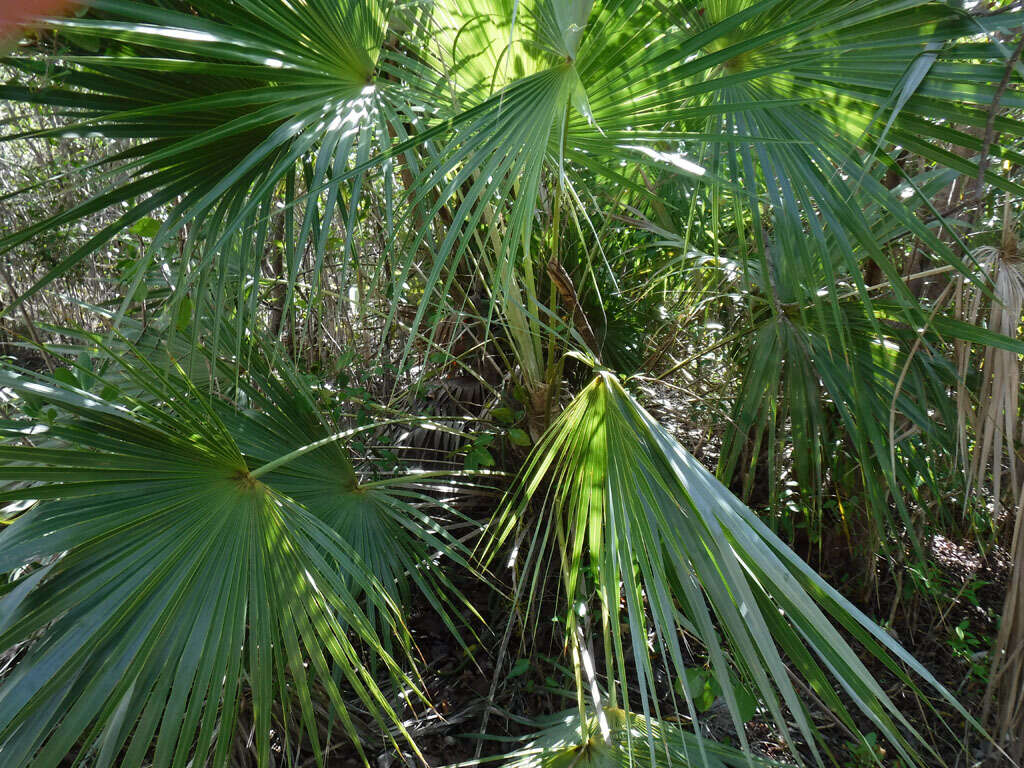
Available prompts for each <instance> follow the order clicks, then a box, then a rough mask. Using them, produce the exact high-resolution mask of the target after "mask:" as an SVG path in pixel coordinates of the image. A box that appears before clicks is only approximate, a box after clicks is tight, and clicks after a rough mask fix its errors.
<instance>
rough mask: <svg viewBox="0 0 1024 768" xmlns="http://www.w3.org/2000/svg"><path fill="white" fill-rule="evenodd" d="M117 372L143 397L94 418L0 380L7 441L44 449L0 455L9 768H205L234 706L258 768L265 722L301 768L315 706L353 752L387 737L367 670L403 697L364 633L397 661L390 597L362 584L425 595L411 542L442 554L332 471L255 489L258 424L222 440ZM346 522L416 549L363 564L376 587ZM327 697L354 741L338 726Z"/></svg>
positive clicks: (330, 458)
mask: <svg viewBox="0 0 1024 768" xmlns="http://www.w3.org/2000/svg"><path fill="white" fill-rule="evenodd" d="M125 370H126V372H127V374H128V375H129V377H130V378H132V379H134V380H135V382H136V383H137V384H138V385H139V386H140V387H141V388H142V389H143V390H144V391H145V392H146V393H147V395H148V397H146V398H128V397H127V396H124V395H122V396H121V397H119V398H117V399H114V400H110V399H107V398H105V397H102V396H98V395H96V394H93V393H90V392H86V391H83V390H79V389H75V388H72V387H69V386H67V385H62V384H58V383H56V382H53V381H52V380H48V379H42V378H37V377H33V376H29V375H26V374H19V373H16V372H13V371H9V370H4V371H2V372H0V379H2V382H3V385H4V386H5V387H9V388H10V389H11V390H12V391H13V392H16V393H18V394H19V395H20V396H21V397H22V398H24V400H26V401H30V402H31V404H32V406H30V407H34V408H35V409H36V410H35V411H34V412H35V413H37V414H40V416H38V417H37V418H40V419H45V420H44V421H35V422H32V421H28V422H26V421H21V420H18V421H15V422H13V423H12V422H8V423H7V425H6V427H5V428H6V431H7V432H8V434H13V435H15V436H17V435H19V434H24V429H26V428H27V429H29V431H30V432H32V433H33V434H37V435H39V437H38V438H36V440H37V441H43V440H45V442H46V445H47V447H24V446H20V445H7V446H4V447H3V448H0V451H2V452H3V457H4V464H3V466H2V467H0V476H2V477H3V478H4V479H6V480H8V481H16V483H17V484H18V485H20V486H21V487H14V488H12V489H10V490H6V491H4V492H3V493H2V494H0V499H3V500H4V501H12V500H18V499H32V500H38V501H37V503H36V504H35V505H34V506H32V507H31V508H29V509H28V511H24V512H21V513H20V514H19V515H18V517H17V519H15V520H14V521H13V523H11V524H10V525H9V527H8V528H7V529H6V530H5V531H4V532H3V533H2V535H0V568H2V569H3V570H4V571H13V570H15V569H20V572H21V573H22V574H23V575H22V576H21V577H20V578H19V579H18V580H16V581H15V582H13V583H12V584H11V586H10V587H8V589H7V590H6V594H5V595H4V597H3V598H2V599H0V606H2V608H0V615H2V617H3V621H2V624H0V645H2V646H3V647H4V648H10V647H12V646H16V645H18V644H25V645H26V649H27V650H25V652H24V654H25V655H24V658H23V659H22V660H21V661H20V662H19V664H18V666H17V668H16V670H15V671H14V672H12V673H11V674H10V675H9V676H8V677H6V678H5V680H4V681H3V683H2V685H0V744H2V746H0V751H2V752H3V754H4V756H5V760H6V761H7V762H8V764H10V765H29V764H31V765H34V766H35V765H38V766H47V765H54V766H56V765H58V764H59V763H60V762H61V760H63V759H64V756H65V755H66V754H68V753H69V752H72V751H74V750H75V749H78V750H80V755H81V757H82V758H88V759H89V760H91V761H94V764H96V765H119V766H132V765H135V766H138V765H142V764H143V763H144V762H145V763H146V764H150V761H155V762H153V763H152V764H154V765H173V766H183V765H186V764H191V763H192V762H193V761H199V762H206V761H207V760H209V761H211V763H212V764H214V765H225V764H226V763H227V761H228V759H229V756H230V749H231V747H232V742H233V739H235V738H236V729H237V724H238V718H239V710H240V707H241V706H242V704H243V702H251V704H249V705H247V706H251V718H252V726H253V733H254V739H255V744H256V754H257V758H258V760H259V762H260V764H261V765H266V764H268V761H269V751H270V748H271V745H270V739H271V730H272V718H273V717H274V716H275V715H274V713H275V711H276V709H275V708H276V707H283V708H285V709H286V710H287V709H291V708H293V707H297V708H298V711H299V713H300V715H301V721H302V723H303V725H304V728H305V734H306V738H308V740H309V744H310V746H311V748H312V749H313V750H314V751H319V749H320V744H319V736H318V733H319V731H318V729H317V727H316V725H315V723H314V717H315V715H314V705H313V697H314V695H317V696H321V695H322V696H326V697H327V700H328V701H329V704H330V709H331V710H332V711H333V713H334V715H335V716H336V717H337V718H338V722H339V723H340V725H341V726H342V729H343V731H344V732H345V734H346V735H347V736H348V737H349V738H350V739H351V740H352V741H353V743H354V745H355V746H356V748H357V749H358V750H359V751H360V753H361V752H362V748H361V746H360V740H361V738H362V737H363V736H364V735H365V731H366V729H367V728H368V727H370V726H372V725H373V724H374V721H376V723H377V725H378V726H379V727H381V728H384V729H385V730H386V731H388V732H390V729H395V732H398V733H401V732H404V731H403V729H402V726H401V724H400V723H399V722H398V721H397V719H396V717H397V716H396V715H395V713H394V711H393V709H392V703H391V702H390V701H389V700H388V699H387V698H386V697H385V695H384V693H383V691H382V689H381V687H380V686H381V683H380V681H379V680H378V679H376V678H375V677H374V676H373V675H371V673H370V671H369V670H368V667H367V666H366V664H367V662H369V661H371V660H373V661H374V666H377V667H379V668H380V669H381V670H386V671H388V672H389V674H390V675H392V676H393V677H395V678H396V680H398V681H401V683H402V685H403V686H405V687H407V688H409V689H411V690H413V691H415V690H416V687H415V685H414V684H413V683H412V682H411V680H410V679H409V678H408V677H407V675H406V673H405V672H403V670H402V668H401V667H400V665H399V664H398V662H397V661H396V660H395V659H394V658H392V656H391V655H390V653H389V651H387V650H386V649H385V645H388V646H393V645H395V643H394V642H393V641H392V640H390V639H388V640H386V642H385V641H382V640H381V638H380V636H379V634H378V633H379V631H380V628H381V627H383V628H384V630H385V632H387V633H389V634H390V635H391V636H392V638H393V639H394V640H397V641H398V643H397V647H398V648H403V647H408V637H407V631H406V629H405V628H404V625H403V622H402V619H401V613H400V611H399V608H398V605H397V604H396V602H395V601H394V600H393V599H391V598H390V597H389V595H391V594H394V584H385V583H382V582H381V581H380V580H379V578H378V577H382V578H389V579H393V578H395V577H397V576H398V575H399V572H400V571H402V569H403V567H405V566H409V567H410V568H411V570H412V574H413V575H412V576H411V578H412V579H413V581H415V582H417V583H419V584H420V585H421V586H423V587H425V588H428V589H429V588H431V587H428V586H427V585H428V584H429V583H430V582H429V581H428V580H429V578H430V577H429V576H422V575H417V573H416V569H417V568H418V567H420V568H422V566H423V565H424V564H423V563H421V562H417V563H412V562H411V560H412V559H413V558H415V557H419V556H420V555H421V554H422V552H423V550H424V549H425V547H426V545H427V543H428V542H429V543H430V545H431V546H434V545H439V546H441V547H443V548H450V544H445V543H444V542H443V541H442V540H443V538H444V534H443V533H441V532H438V531H436V529H433V528H431V527H429V526H425V525H422V518H423V515H422V513H420V512H419V511H417V510H416V508H415V507H413V506H412V505H410V504H408V503H407V502H406V501H403V500H402V499H401V498H390V497H389V496H388V494H387V493H386V492H385V491H383V490H378V491H372V492H367V493H365V494H363V493H362V492H361V491H360V490H359V489H358V488H357V487H356V486H355V477H354V474H353V472H352V468H351V464H350V463H349V461H348V459H347V458H346V457H345V456H344V455H342V453H341V452H340V450H329V451H326V452H325V451H323V450H320V451H309V452H307V453H305V454H304V455H303V456H302V457H301V458H302V459H304V460H303V461H298V460H297V461H295V462H294V465H285V466H279V468H278V469H277V470H275V471H267V472H266V473H265V476H264V477H260V472H259V468H260V467H261V466H267V464H265V463H264V461H263V456H262V455H261V451H260V450H259V449H260V448H262V449H266V448H267V447H268V445H270V444H268V443H267V442H262V443H261V439H262V440H265V437H264V436H265V434H266V433H265V432H264V431H263V430H266V428H267V424H266V421H263V422H261V421H260V420H259V419H252V420H251V423H250V424H248V425H243V426H242V428H240V427H239V424H238V423H237V421H236V420H229V419H225V418H223V415H224V414H223V413H221V412H220V409H219V408H217V407H214V406H213V405H211V403H210V400H209V398H208V396H206V395H203V394H201V393H199V392H198V391H196V390H195V389H194V388H192V387H191V386H190V385H189V382H188V380H187V379H184V378H181V377H180V376H174V375H169V374H161V373H160V372H159V371H158V370H157V369H151V368H147V367H146V366H145V365H144V364H141V363H140V364H136V365H127V367H126V368H125ZM271 392H272V390H271ZM278 394H279V393H278ZM270 396H271V395H270V393H269V392H268V394H267V397H270ZM154 403H158V404H154ZM289 408H291V410H289ZM51 410H52V411H54V412H53V413H52V414H51V413H50V412H51ZM296 411H298V412H296ZM275 413H276V414H277V415H278V416H280V415H282V414H287V415H290V416H291V417H292V418H293V419H294V421H293V422H292V424H290V425H289V424H286V423H282V422H281V421H278V422H277V423H276V424H275V425H274V428H275V429H277V430H279V431H283V430H288V432H287V434H290V435H291V436H293V438H297V437H299V436H300V435H302V434H305V432H304V431H303V430H306V429H308V428H309V427H310V421H309V419H310V413H309V412H308V411H306V412H304V413H303V412H302V410H301V409H295V408H294V403H292V404H289V403H288V402H287V401H284V402H280V401H279V402H278V408H277V409H276V411H268V412H267V413H266V414H265V415H264V417H263V418H264V419H273V418H274V415H275ZM42 414H49V415H46V416H45V417H44V416H42ZM239 416H240V415H239ZM303 418H305V419H306V420H307V421H306V423H303V421H302V419H303ZM33 423H34V424H35V426H31V425H32V424H33ZM280 445H281V446H282V447H283V448H285V449H286V448H287V441H284V442H282V443H280ZM331 445H336V443H334V442H333V441H332V442H330V443H328V447H329V446H331ZM253 446H256V447H257V448H256V449H255V450H251V452H250V453H244V451H245V450H247V449H252V447H253ZM275 458H279V456H275ZM290 466H291V467H292V468H291V469H290V468H289V467H290ZM25 483H29V485H27V486H25V485H24V484H25ZM329 499H330V500H333V502H332V501H329ZM352 517H355V518H356V519H360V518H363V517H376V518H378V522H379V523H380V524H381V525H383V526H384V527H385V528H387V529H388V532H389V533H391V534H392V535H397V534H399V533H401V534H404V535H405V538H407V539H408V538H413V537H415V536H419V541H420V542H421V543H419V544H415V545H408V544H407V545H406V549H405V550H402V548H401V545H400V544H398V543H397V542H395V543H392V544H391V545H390V546H391V547H392V549H391V550H390V551H388V552H386V553H382V554H383V557H384V558H385V559H388V558H390V560H389V562H392V560H393V559H394V558H396V557H397V558H398V560H397V563H392V564H391V565H390V566H389V567H387V568H381V567H380V566H379V563H380V561H381V559H382V558H381V557H377V558H376V559H375V558H374V555H375V554H376V553H375V552H374V550H373V547H380V546H382V544H381V543H380V542H372V543H370V542H365V541H361V540H360V539H359V538H358V536H352V539H351V540H350V539H348V538H347V536H350V535H352V533H353V528H352V525H353V523H352V522H348V523H346V519H348V520H351V518H352ZM399 540H401V536H399ZM399 552H402V554H404V560H403V559H402V557H401V556H400V555H399V554H398V553H399ZM375 563H377V564H378V565H376V566H375V565H374V564H375ZM371 568H372V569H373V570H371ZM374 571H376V572H374ZM402 576H403V577H404V576H405V574H404V573H403V574H402ZM361 606H363V607H361ZM371 615H372V616H375V617H376V618H375V619H374V620H371V618H370V616H371ZM44 628H45V633H44V634H43V635H42V636H41V637H40V636H39V633H40V632H41V630H43V629H44ZM286 681H287V682H286ZM314 691H320V692H321V693H318V694H314ZM347 697H355V698H356V699H358V700H360V701H361V702H362V705H363V707H365V709H366V710H367V711H368V712H369V713H370V714H371V719H370V721H366V722H361V721H359V720H357V719H355V718H353V717H352V716H351V715H350V714H349V712H350V707H349V705H348V704H347V703H346V698H347Z"/></svg>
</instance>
